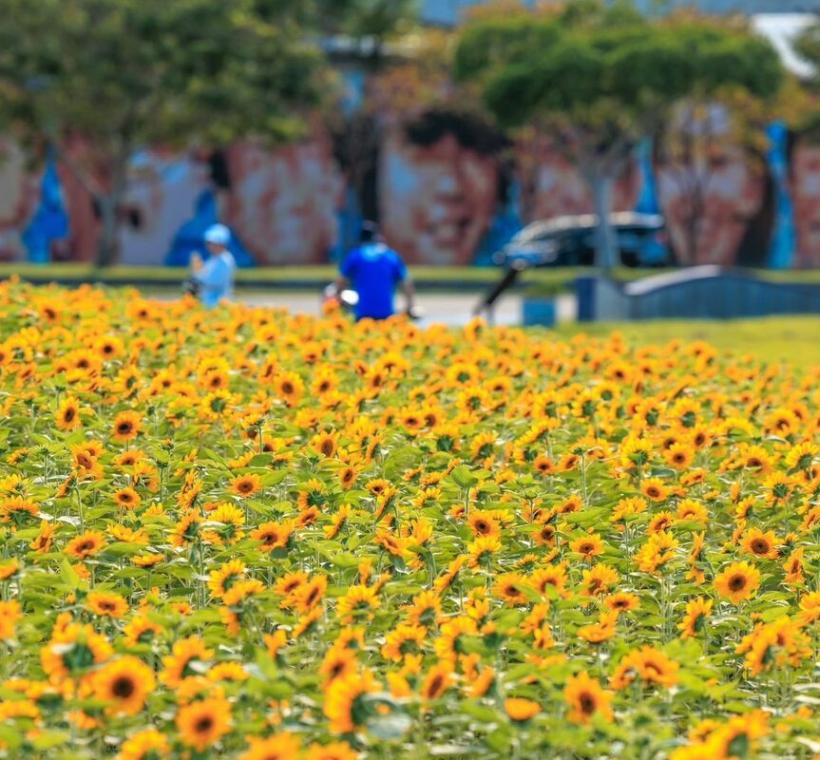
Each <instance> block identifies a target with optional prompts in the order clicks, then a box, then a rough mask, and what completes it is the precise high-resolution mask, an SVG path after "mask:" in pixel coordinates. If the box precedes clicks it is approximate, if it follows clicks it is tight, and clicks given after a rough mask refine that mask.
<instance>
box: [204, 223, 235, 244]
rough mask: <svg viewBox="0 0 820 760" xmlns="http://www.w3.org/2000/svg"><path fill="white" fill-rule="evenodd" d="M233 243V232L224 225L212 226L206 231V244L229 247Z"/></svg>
mask: <svg viewBox="0 0 820 760" xmlns="http://www.w3.org/2000/svg"><path fill="white" fill-rule="evenodd" d="M230 241H231V231H230V230H229V229H228V228H227V227H226V226H225V225H224V224H212V225H211V226H210V227H208V229H207V230H206V231H205V242H206V243H213V244H214V245H228V243H229V242H230Z"/></svg>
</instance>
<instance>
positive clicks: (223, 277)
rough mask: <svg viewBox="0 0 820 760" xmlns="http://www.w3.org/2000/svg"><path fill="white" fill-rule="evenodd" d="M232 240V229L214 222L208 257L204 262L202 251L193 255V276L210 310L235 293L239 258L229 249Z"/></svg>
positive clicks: (207, 239)
mask: <svg viewBox="0 0 820 760" xmlns="http://www.w3.org/2000/svg"><path fill="white" fill-rule="evenodd" d="M230 242H231V231H230V230H229V229H228V228H227V227H226V226H225V225H224V224H214V225H211V226H210V227H209V228H208V229H207V230H206V232H205V247H206V248H207V249H208V253H209V254H210V255H209V256H208V260H207V261H205V262H204V263H203V261H202V258H201V257H200V256H199V254H197V253H194V254H192V255H191V268H192V269H193V275H192V277H191V279H192V280H193V281H194V283H195V284H196V285H197V286H198V288H197V289H198V293H199V298H200V300H201V301H202V303H203V305H205V306H206V307H207V308H209V309H211V308H213V307H214V306H216V305H217V304H218V303H219V302H220V301H222V300H223V299H229V298H231V297H232V296H233V278H234V272H235V271H236V261H235V260H234V257H233V254H232V253H231V252H230V251H229V250H228V244H229V243H230Z"/></svg>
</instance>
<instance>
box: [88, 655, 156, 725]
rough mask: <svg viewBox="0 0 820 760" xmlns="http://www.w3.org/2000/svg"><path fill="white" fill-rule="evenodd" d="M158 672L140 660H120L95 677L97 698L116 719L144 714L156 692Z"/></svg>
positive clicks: (130, 658)
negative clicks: (146, 704) (144, 707)
mask: <svg viewBox="0 0 820 760" xmlns="http://www.w3.org/2000/svg"><path fill="white" fill-rule="evenodd" d="M154 685H155V681H154V671H153V670H151V668H149V667H148V665H146V664H145V663H144V662H143V661H142V660H140V659H138V658H137V657H131V656H126V657H120V658H119V659H117V660H114V661H112V662H109V663H107V664H106V665H104V666H103V667H102V668H101V669H100V670H98V671H97V672H96V673H95V674H94V677H93V689H94V696H95V697H97V699H99V700H101V701H103V702H105V703H106V710H107V711H108V712H110V713H112V714H114V715H134V714H136V713H138V712H139V711H140V710H142V708H143V706H144V705H145V700H146V698H147V697H148V695H149V694H150V693H151V692H152V691H153V690H154Z"/></svg>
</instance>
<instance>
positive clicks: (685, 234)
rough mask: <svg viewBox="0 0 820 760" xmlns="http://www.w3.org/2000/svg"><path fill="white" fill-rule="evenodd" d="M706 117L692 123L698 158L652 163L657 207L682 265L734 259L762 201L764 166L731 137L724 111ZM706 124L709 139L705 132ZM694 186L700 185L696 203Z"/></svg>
mask: <svg viewBox="0 0 820 760" xmlns="http://www.w3.org/2000/svg"><path fill="white" fill-rule="evenodd" d="M710 118H711V121H710V122H709V124H708V125H707V124H706V122H705V121H704V122H702V123H700V122H696V123H695V125H694V126H693V127H692V130H694V134H693V137H694V139H695V141H696V144H697V145H699V146H700V147H702V148H703V149H702V150H700V151H699V154H700V155H698V156H697V158H696V159H694V160H690V161H686V162H682V161H675V160H661V161H660V162H659V164H658V166H657V167H656V171H657V182H658V196H659V201H660V205H661V208H662V209H663V213H664V216H665V218H666V225H667V230H668V232H669V237H670V239H671V242H672V246H673V248H674V250H675V253H676V255H677V257H678V260H679V261H680V263H681V264H725V265H729V264H734V263H736V262H737V256H738V253H739V249H740V244H741V243H742V242H743V238H744V235H745V234H746V230H747V228H748V226H749V222H750V221H751V219H752V218H753V217H754V215H755V214H756V213H757V212H758V211H759V210H760V207H761V205H762V203H763V195H764V189H765V180H764V173H763V167H762V165H760V164H759V163H756V161H755V159H754V158H753V157H752V156H750V155H749V154H748V153H747V152H746V151H744V150H743V149H742V148H741V147H740V146H739V145H737V144H736V142H735V141H734V140H733V138H732V136H731V134H730V125H729V122H728V118H727V116H726V114H725V112H723V111H722V110H720V109H714V110H713V111H712V113H711V116H710ZM707 128H708V129H709V130H710V133H709V134H711V138H710V139H709V140H708V142H706V141H705V138H704V136H703V135H704V131H703V130H705V129H707ZM707 145H708V149H707ZM695 187H700V188H701V189H700V191H699V192H700V199H701V200H700V203H698V201H697V193H695V192H693V188H695ZM698 205H700V210H698ZM695 222H696V223H697V227H696V231H697V234H696V235H693V234H692V232H691V230H692V225H693V224H695ZM693 241H694V243H695V245H694V250H693Z"/></svg>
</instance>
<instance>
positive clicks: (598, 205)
mask: <svg viewBox="0 0 820 760" xmlns="http://www.w3.org/2000/svg"><path fill="white" fill-rule="evenodd" d="M612 186H613V180H612V177H610V176H607V175H605V174H596V175H595V176H594V177H593V178H592V198H593V202H594V205H595V216H596V217H597V227H596V230H595V265H596V266H597V267H599V268H600V269H602V270H604V271H606V272H611V271H612V270H613V269H614V268H615V267H616V266H617V264H618V241H617V237H616V235H615V230H614V229H613V227H612V224H611V222H610V218H609V214H610V211H611V210H612Z"/></svg>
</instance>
